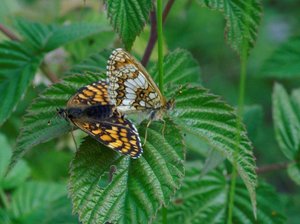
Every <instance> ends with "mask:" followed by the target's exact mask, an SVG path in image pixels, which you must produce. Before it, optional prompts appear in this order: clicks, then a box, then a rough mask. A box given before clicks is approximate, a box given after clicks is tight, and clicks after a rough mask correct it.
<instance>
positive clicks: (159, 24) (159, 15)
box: [156, 0, 164, 94]
mask: <svg viewBox="0 0 300 224" xmlns="http://www.w3.org/2000/svg"><path fill="white" fill-rule="evenodd" d="M162 11H163V4H162V0H157V13H156V16H157V19H156V20H157V44H158V51H157V54H158V76H159V89H160V91H161V93H162V94H163V85H164V70H163V28H162V27H163V14H162Z"/></svg>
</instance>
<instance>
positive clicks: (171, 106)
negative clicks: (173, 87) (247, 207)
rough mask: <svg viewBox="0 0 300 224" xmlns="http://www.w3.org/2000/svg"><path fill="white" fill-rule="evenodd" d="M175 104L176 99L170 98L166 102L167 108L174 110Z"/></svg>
mask: <svg viewBox="0 0 300 224" xmlns="http://www.w3.org/2000/svg"><path fill="white" fill-rule="evenodd" d="M174 106H175V99H170V100H168V101H167V103H166V110H172V109H173V108H174Z"/></svg>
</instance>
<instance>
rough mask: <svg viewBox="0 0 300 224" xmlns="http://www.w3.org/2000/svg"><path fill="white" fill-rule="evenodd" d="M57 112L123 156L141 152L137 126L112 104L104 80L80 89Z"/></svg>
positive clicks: (133, 155)
mask: <svg viewBox="0 0 300 224" xmlns="http://www.w3.org/2000/svg"><path fill="white" fill-rule="evenodd" d="M57 112H58V114H59V116H61V117H63V118H65V119H66V120H68V121H71V122H72V123H73V124H74V125H75V126H77V127H78V128H80V129H81V130H83V131H84V132H86V133H87V134H88V135H90V136H91V137H93V138H94V139H96V140H97V141H98V142H101V143H102V144H104V145H106V146H108V147H110V148H112V149H114V150H116V151H118V152H120V153H122V154H124V155H130V156H131V157H132V158H134V159H136V158H139V157H140V156H141V154H142V153H143V149H142V146H141V141H140V137H139V134H138V132H137V129H136V127H135V126H134V125H133V124H132V123H131V122H130V121H129V120H128V119H126V118H125V117H124V116H123V115H121V114H120V112H118V111H117V110H116V108H115V106H114V105H113V104H112V103H111V101H110V98H109V95H108V93H107V83H106V82H104V81H98V82H95V83H92V84H90V85H87V86H85V87H83V88H81V89H79V90H78V91H77V93H76V94H75V95H74V96H72V97H71V98H70V99H69V101H68V103H67V107H66V108H65V109H62V108H59V109H58V110H57Z"/></svg>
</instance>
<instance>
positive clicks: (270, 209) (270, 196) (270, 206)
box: [233, 182, 286, 224]
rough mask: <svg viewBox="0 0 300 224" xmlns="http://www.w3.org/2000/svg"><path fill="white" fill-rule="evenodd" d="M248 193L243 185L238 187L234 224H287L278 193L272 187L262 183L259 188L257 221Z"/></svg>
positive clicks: (235, 197) (239, 184) (235, 199)
mask: <svg viewBox="0 0 300 224" xmlns="http://www.w3.org/2000/svg"><path fill="white" fill-rule="evenodd" d="M248 197H249V196H248V192H247V190H246V189H245V188H244V186H243V184H242V183H238V184H237V186H236V193H235V196H234V208H233V223H249V224H250V223H260V224H273V223H274V224H280V223H286V218H285V216H284V215H283V206H282V204H281V202H280V199H279V198H278V193H277V192H275V191H274V189H273V187H272V186H271V185H268V184H266V183H264V182H260V183H259V184H258V187H257V220H255V219H254V217H253V213H252V207H251V204H250V203H249V201H248Z"/></svg>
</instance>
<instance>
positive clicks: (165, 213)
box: [161, 206, 168, 224]
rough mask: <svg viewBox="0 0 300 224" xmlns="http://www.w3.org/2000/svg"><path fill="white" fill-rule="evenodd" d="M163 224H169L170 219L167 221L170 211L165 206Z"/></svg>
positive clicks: (163, 208)
mask: <svg viewBox="0 0 300 224" xmlns="http://www.w3.org/2000/svg"><path fill="white" fill-rule="evenodd" d="M161 212H162V223H163V224H167V223H168V219H167V214H168V210H167V208H166V207H165V206H163V207H162V211H161Z"/></svg>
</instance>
